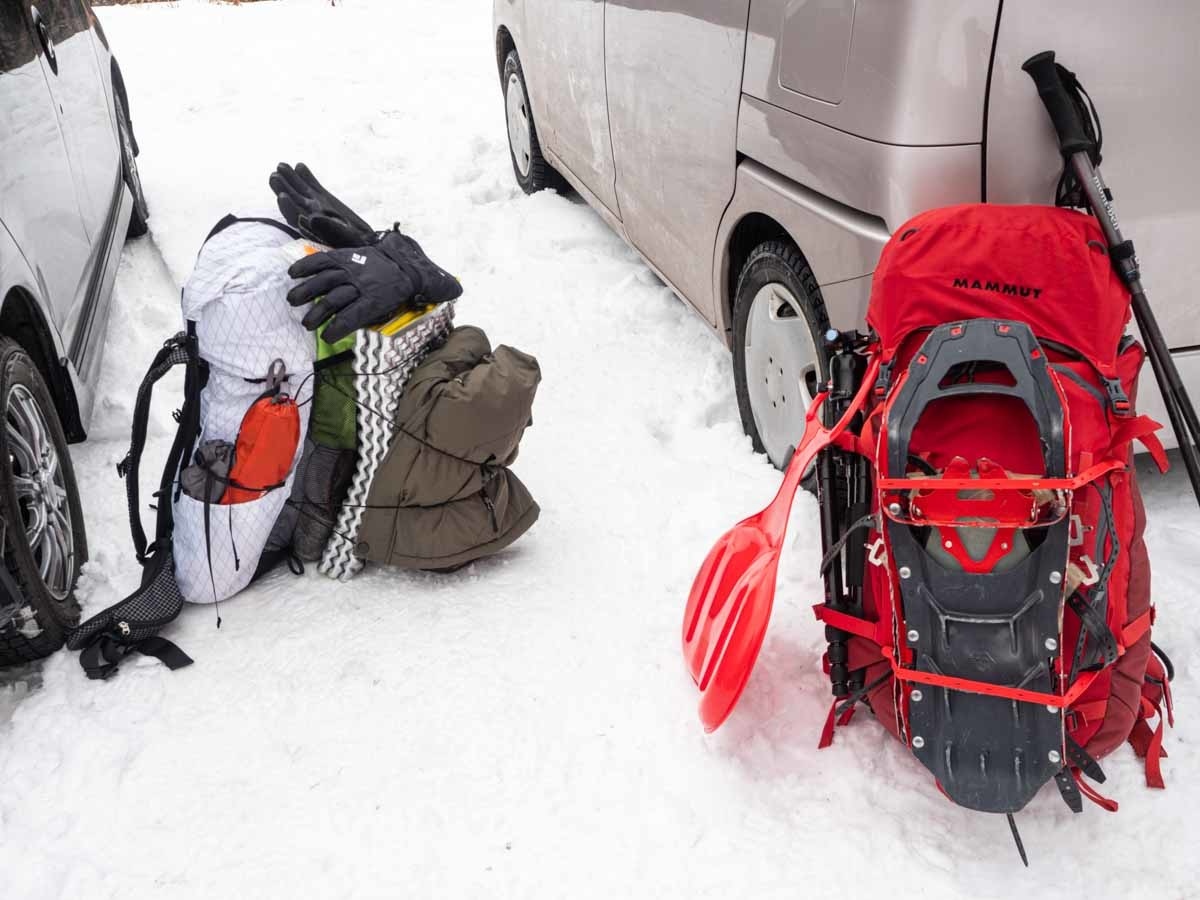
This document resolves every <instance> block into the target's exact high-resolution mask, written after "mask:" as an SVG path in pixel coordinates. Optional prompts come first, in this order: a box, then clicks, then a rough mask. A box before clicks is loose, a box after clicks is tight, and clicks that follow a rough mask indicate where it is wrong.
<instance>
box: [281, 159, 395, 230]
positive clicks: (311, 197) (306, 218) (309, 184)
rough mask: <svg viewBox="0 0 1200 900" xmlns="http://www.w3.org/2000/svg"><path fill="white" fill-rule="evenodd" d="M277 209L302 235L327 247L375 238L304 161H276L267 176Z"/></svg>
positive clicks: (354, 213)
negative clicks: (274, 166)
mask: <svg viewBox="0 0 1200 900" xmlns="http://www.w3.org/2000/svg"><path fill="white" fill-rule="evenodd" d="M269 183H270V185H271V190H273V191H274V192H275V199H276V200H277V201H278V202H279V211H280V212H281V213H283V218H284V219H286V220H287V223H288V224H289V225H291V226H292V227H293V228H295V229H297V230H299V231H300V233H301V234H303V235H304V236H305V237H306V238H309V239H310V240H313V241H316V242H317V243H319V244H325V245H327V246H329V247H361V246H362V245H364V244H373V243H375V241H376V240H377V239H378V235H377V234H376V232H375V229H374V228H372V227H371V226H370V225H368V224H367V223H366V222H365V221H363V219H362V218H360V217H359V215H358V213H356V212H355V211H354V210H352V209H351V208H350V207H348V206H347V205H346V204H345V203H343V202H342V201H341V200H339V199H338V198H337V197H335V196H333V194H331V193H329V191H327V190H325V188H323V187H322V186H321V182H319V181H317V179H316V176H314V175H313V173H312V172H311V171H309V168H308V166H306V165H305V164H304V163H299V164H297V166H296V168H294V169H293V168H292V167H291V166H289V165H288V164H287V163H280V164H279V167H278V168H276V170H275V172H274V173H273V174H272V175H271V177H270V179H269Z"/></svg>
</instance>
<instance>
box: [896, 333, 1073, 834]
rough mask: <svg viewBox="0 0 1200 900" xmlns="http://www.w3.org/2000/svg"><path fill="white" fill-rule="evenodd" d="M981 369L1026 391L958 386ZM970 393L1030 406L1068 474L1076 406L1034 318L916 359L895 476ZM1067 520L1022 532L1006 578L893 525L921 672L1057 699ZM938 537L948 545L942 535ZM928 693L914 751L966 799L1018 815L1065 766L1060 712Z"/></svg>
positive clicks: (899, 403) (907, 636)
mask: <svg viewBox="0 0 1200 900" xmlns="http://www.w3.org/2000/svg"><path fill="white" fill-rule="evenodd" d="M972 362H978V363H981V364H982V363H986V364H989V365H994V364H996V363H999V364H1002V365H1004V366H1005V367H1007V368H1008V370H1009V372H1010V373H1011V376H1012V380H1013V382H1014V383H1013V384H1012V385H1008V384H997V383H980V382H968V383H951V384H945V383H944V382H945V380H946V376H947V373H949V372H950V370H951V369H952V368H953V367H955V366H961V365H962V364H964V363H972ZM964 394H997V395H1006V396H1011V397H1016V398H1019V399H1020V400H1021V401H1023V402H1024V403H1025V405H1026V406H1027V407H1028V409H1029V412H1030V414H1031V415H1032V416H1033V418H1034V420H1035V421H1036V423H1037V426H1038V432H1039V434H1040V435H1041V439H1042V448H1041V449H1042V457H1043V461H1044V465H1045V472H1044V474H1045V475H1046V476H1047V477H1053V478H1061V477H1064V476H1065V474H1066V472H1065V467H1066V454H1065V450H1064V443H1063V409H1062V403H1061V401H1060V399H1059V396H1058V393H1057V392H1056V391H1055V388H1054V385H1053V383H1052V382H1051V380H1050V376H1049V374H1048V372H1047V364H1046V358H1045V354H1044V353H1042V352H1040V348H1039V347H1038V343H1037V341H1036V339H1035V338H1034V336H1033V334H1032V332H1031V331H1030V330H1029V328H1028V327H1027V326H1025V325H1024V324H1022V323H1019V322H1002V321H996V320H988V319H974V320H969V321H966V322H958V323H951V324H947V325H943V326H940V327H939V328H937V329H935V330H934V331H933V332H932V333H931V334H930V335H929V337H928V338H927V339H926V341H925V343H924V344H923V345H922V347H921V349H920V350H919V351H918V353H917V355H916V356H915V357H914V360H913V362H912V363H910V368H909V374H908V377H907V379H906V380H905V382H904V384H903V385H901V386H900V387H899V388H898V393H897V396H896V397H895V398H894V400H893V402H892V404H891V411H890V412H889V415H888V422H887V446H888V461H887V465H888V468H889V471H888V473H887V477H890V478H904V477H905V473H906V471H907V469H908V460H909V453H910V452H912V448H911V447H910V444H911V438H912V434H913V430H914V428H915V427H916V424H917V421H918V420H919V419H920V417H921V414H922V412H924V410H925V409H926V407H928V406H929V404H930V403H932V402H933V401H935V400H938V399H942V398H944V397H947V396H961V395H964ZM1059 519H1060V520H1059V521H1057V522H1054V523H1053V524H1048V525H1046V526H1045V527H1039V528H1038V529H1036V530H1035V531H1036V533H1035V531H1029V532H1020V533H1021V534H1023V535H1028V536H1030V540H1029V542H1028V546H1029V548H1030V549H1029V550H1028V555H1026V556H1024V558H1022V559H1019V560H1018V561H1016V562H1015V563H1014V562H1012V560H1009V561H1008V563H1007V564H1006V566H1005V568H1004V571H998V570H997V569H996V568H993V570H992V571H990V572H983V573H973V572H968V571H965V570H960V569H957V568H955V567H954V566H953V564H952V561H950V560H947V559H946V558H945V554H941V555H940V558H939V556H938V555H935V554H933V553H931V552H930V549H929V544H928V542H927V536H928V531H929V529H928V528H925V529H921V528H918V527H915V526H914V525H913V524H911V522H909V521H905V516H903V515H900V516H896V517H894V518H893V517H892V516H889V517H887V518H886V521H887V531H888V539H889V541H890V544H891V549H892V554H893V558H894V560H893V561H894V571H896V572H897V573H899V582H898V583H899V587H900V595H901V600H902V604H903V611H904V620H905V633H904V634H902V635H900V638H899V639H900V641H901V642H902V644H903V645H904V646H906V647H908V648H909V649H910V650H912V651H913V652H914V656H915V659H914V661H913V662H912V664H911V665H912V667H913V668H915V669H917V670H920V671H923V672H931V673H936V674H939V675H945V676H954V677H959V678H965V679H970V680H972V681H979V682H987V683H991V684H997V685H1004V686H1007V687H1016V688H1024V689H1027V690H1031V691H1037V692H1041V693H1053V692H1054V671H1053V666H1054V660H1055V658H1056V657H1057V656H1058V654H1059V652H1060V651H1059V648H1058V641H1059V632H1060V623H1061V616H1062V594H1063V576H1064V569H1065V565H1066V561H1067V556H1068V552H1069V550H1068V541H1069V528H1070V523H1069V521H1068V520H1067V519H1066V518H1065V517H1059ZM972 530H976V529H969V528H966V527H964V528H963V529H962V530H961V532H962V533H966V532H968V531H972ZM947 533H950V530H949V529H948V530H947ZM934 535H935V541H934V544H935V545H936V544H937V543H938V541H939V540H940V538H937V532H936V530H935V531H934ZM1022 546H1024V544H1023V545H1022ZM914 688H915V689H914V690H912V691H911V693H910V696H909V707H908V708H909V717H908V724H909V734H908V740H909V744H910V747H911V749H912V752H913V753H914V754H915V755H916V757H917V758H918V759H919V760H920V761H921V763H922V764H923V765H924V766H925V767H926V768H928V769H929V770H930V771H931V772H932V773H933V774H934V775H935V776H936V777H937V780H938V782H939V783H940V784H941V786H942V788H943V790H945V792H946V793H947V794H948V795H949V796H950V798H951V799H952V800H954V801H955V802H956V803H958V804H960V805H962V806H965V807H968V808H970V809H976V810H981V811H985V812H997V813H1010V812H1015V811H1017V810H1019V809H1021V808H1022V807H1024V806H1025V805H1026V804H1027V803H1028V802H1029V800H1030V799H1032V797H1033V796H1034V794H1036V793H1037V791H1038V789H1039V788H1041V786H1042V785H1044V784H1045V783H1046V782H1047V781H1049V780H1050V779H1052V778H1054V777H1055V775H1056V774H1058V773H1059V772H1060V771H1061V770H1062V769H1063V761H1062V760H1061V756H1060V753H1061V747H1062V741H1063V720H1062V713H1061V711H1060V710H1059V709H1058V708H1057V707H1053V706H1045V705H1041V704H1036V703H1026V702H1020V701H1016V700H1010V699H1007V698H1003V697H993V696H986V695H983V694H979V693H972V692H969V691H960V690H952V689H947V688H943V687H938V686H933V685H915V686H914Z"/></svg>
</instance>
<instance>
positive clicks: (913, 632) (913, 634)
mask: <svg viewBox="0 0 1200 900" xmlns="http://www.w3.org/2000/svg"><path fill="white" fill-rule="evenodd" d="M920 639H921V632H919V631H917V629H915V628H912V629H909V632H908V642H909V643H910V644H915V643H916V642H917V641H919V640H920Z"/></svg>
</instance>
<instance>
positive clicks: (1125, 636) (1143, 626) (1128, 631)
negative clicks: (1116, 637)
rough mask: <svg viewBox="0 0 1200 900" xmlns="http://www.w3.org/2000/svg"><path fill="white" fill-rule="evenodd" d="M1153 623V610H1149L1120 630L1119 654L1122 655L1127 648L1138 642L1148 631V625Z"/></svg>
mask: <svg viewBox="0 0 1200 900" xmlns="http://www.w3.org/2000/svg"><path fill="white" fill-rule="evenodd" d="M1153 621H1154V609H1153V608H1150V609H1148V610H1146V611H1145V612H1144V613H1142V614H1141V615H1140V616H1138V617H1137V618H1136V619H1134V620H1133V621H1132V622H1130V623H1129V624H1127V625H1126V626H1125V627H1124V628H1122V629H1121V647H1120V651H1121V653H1124V652H1125V650H1126V648H1127V647H1131V646H1133V645H1134V644H1136V643H1137V642H1138V638H1140V637H1141V636H1142V635H1143V634H1145V633H1146V632H1147V631H1149V630H1150V623H1151V622H1153Z"/></svg>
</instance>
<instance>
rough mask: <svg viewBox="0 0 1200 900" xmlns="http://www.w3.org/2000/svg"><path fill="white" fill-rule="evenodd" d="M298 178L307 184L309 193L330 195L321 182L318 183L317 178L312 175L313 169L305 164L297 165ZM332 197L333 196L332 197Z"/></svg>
mask: <svg viewBox="0 0 1200 900" xmlns="http://www.w3.org/2000/svg"><path fill="white" fill-rule="evenodd" d="M295 171H296V177H297V178H299V179H300V180H301V181H303V182H304V183H305V185H306V186H307V188H308V190H307V193H317V194H328V193H329V191H327V190H325V188H324V187H322V186H321V182H319V181H317V176H316V175H314V174H313V173H312V169H310V168H309V167H308V166H306V165H305V164H304V163H296V170H295ZM331 196H332V195H331Z"/></svg>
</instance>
